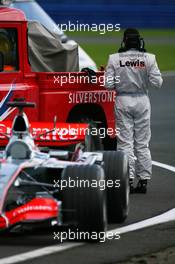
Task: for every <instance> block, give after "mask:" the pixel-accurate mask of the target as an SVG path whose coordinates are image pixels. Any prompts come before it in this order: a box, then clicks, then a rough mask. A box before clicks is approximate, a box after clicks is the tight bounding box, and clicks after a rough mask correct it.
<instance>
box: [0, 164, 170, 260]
mask: <svg viewBox="0 0 175 264" xmlns="http://www.w3.org/2000/svg"><path fill="white" fill-rule="evenodd" d="M152 163H153V165H155V166H158V167H161V168H163V169H166V170H169V171H172V172H175V167H173V166H170V165H167V164H163V163H160V162H157V161H153V162H152ZM170 221H175V208H174V209H172V210H169V211H167V212H165V213H163V214H161V215H158V216H155V217H152V218H149V219H146V220H143V221H140V222H137V223H134V224H131V225H128V226H124V227H120V228H116V229H112V230H109V231H107V233H106V237H107V236H108V235H110V236H111V233H112V234H113V236H116V234H124V233H128V232H132V231H135V230H139V229H143V228H146V227H150V226H154V225H158V224H163V223H167V222H170ZM83 245H85V243H64V244H59V245H57V246H49V247H44V248H41V249H36V250H33V251H29V252H26V253H21V254H18V255H14V256H10V257H6V258H1V259H0V264H15V263H20V262H24V261H28V260H31V259H34V258H39V257H43V256H46V255H50V254H54V253H59V252H62V251H65V250H68V249H72V248H76V247H80V246H83Z"/></svg>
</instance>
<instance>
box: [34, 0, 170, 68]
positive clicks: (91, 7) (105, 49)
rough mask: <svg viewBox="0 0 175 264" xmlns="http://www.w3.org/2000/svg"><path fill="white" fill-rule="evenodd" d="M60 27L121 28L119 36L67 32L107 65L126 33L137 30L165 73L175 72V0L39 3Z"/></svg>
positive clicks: (82, 0) (101, 63)
mask: <svg viewBox="0 0 175 264" xmlns="http://www.w3.org/2000/svg"><path fill="white" fill-rule="evenodd" d="M37 2H38V3H39V4H40V5H41V7H42V8H43V9H44V10H45V11H46V12H47V13H48V14H49V15H50V16H51V18H52V19H53V20H54V21H55V22H56V23H57V24H68V21H70V22H71V23H75V24H77V21H78V23H79V24H80V23H88V24H90V25H91V24H94V23H96V24H101V23H105V24H113V25H115V24H120V27H121V30H120V32H116V31H113V32H107V33H105V34H100V32H88V31H86V32H84V31H76V30H75V32H73V31H71V32H70V31H66V32H65V33H66V34H67V35H68V36H69V38H72V39H74V40H75V41H77V42H78V43H79V44H80V45H81V47H82V48H83V49H84V50H85V51H86V52H87V53H88V54H89V55H90V57H91V58H92V59H93V60H94V61H95V62H96V64H97V66H98V67H99V66H100V65H105V64H106V63H107V60H108V56H109V54H111V53H115V52H116V51H117V50H118V48H119V47H120V43H121V40H122V34H123V30H124V29H125V28H127V27H136V28H138V29H139V30H140V33H141V36H142V37H143V38H144V39H145V43H146V49H147V51H148V52H151V53H155V54H156V56H157V61H158V64H159V67H160V69H161V70H162V71H173V70H175V60H174V58H173V57H174V55H175V0H88V1H86V0H72V1H71V0H49V1H45V0H38V1H37Z"/></svg>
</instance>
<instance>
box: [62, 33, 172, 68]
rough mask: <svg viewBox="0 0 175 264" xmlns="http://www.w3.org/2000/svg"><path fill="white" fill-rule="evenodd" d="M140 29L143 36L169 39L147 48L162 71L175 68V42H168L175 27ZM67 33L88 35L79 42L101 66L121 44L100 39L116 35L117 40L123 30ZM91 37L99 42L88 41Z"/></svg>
mask: <svg viewBox="0 0 175 264" xmlns="http://www.w3.org/2000/svg"><path fill="white" fill-rule="evenodd" d="M139 31H140V34H141V36H142V37H144V38H154V37H155V38H159V37H160V38H161V39H165V40H167V43H166V44H165V43H162V44H161V43H158V44H149V45H146V48H147V50H148V52H150V53H154V54H155V55H156V57H157V62H158V65H159V67H160V70H161V71H169V70H170V71H173V70H175V60H174V55H175V44H174V43H173V42H172V43H171V41H170V42H169V43H168V38H173V39H174V38H175V29H161V30H159V29H156V30H152V29H144V30H143V29H140V30H139ZM66 33H67V32H66ZM67 34H68V35H69V36H71V37H72V38H73V37H74V36H75V37H76V36H80V37H86V41H84V42H83V41H82V43H81V42H80V43H79V44H80V45H81V46H82V48H83V49H85V50H86V52H87V53H88V54H89V55H90V56H91V57H92V58H93V59H94V61H95V62H96V63H97V66H98V67H99V66H100V65H106V64H107V60H108V56H109V54H112V53H115V52H116V51H117V50H118V48H119V45H117V44H116V45H115V44H114V43H111V44H110V40H109V43H108V42H105V43H104V42H102V43H99V40H101V39H103V38H105V39H106V38H108V37H115V36H116V39H117V40H121V39H122V36H123V31H122V30H121V31H120V32H108V33H106V34H104V35H102V34H99V32H68V33H67ZM91 37H98V43H97V44H96V43H94V40H93V43H92V42H91V40H90V41H89V43H88V42H87V38H89V39H90V38H91Z"/></svg>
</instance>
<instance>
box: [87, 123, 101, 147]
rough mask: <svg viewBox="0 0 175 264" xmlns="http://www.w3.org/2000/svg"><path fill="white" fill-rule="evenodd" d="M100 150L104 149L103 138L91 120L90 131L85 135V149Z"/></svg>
mask: <svg viewBox="0 0 175 264" xmlns="http://www.w3.org/2000/svg"><path fill="white" fill-rule="evenodd" d="M94 131H95V132H94ZM96 132H97V134H96ZM100 150H103V143H102V139H101V138H100V136H99V134H98V128H97V126H96V125H95V124H94V123H93V122H90V123H89V131H88V133H87V134H86V136H85V151H89V152H93V151H100Z"/></svg>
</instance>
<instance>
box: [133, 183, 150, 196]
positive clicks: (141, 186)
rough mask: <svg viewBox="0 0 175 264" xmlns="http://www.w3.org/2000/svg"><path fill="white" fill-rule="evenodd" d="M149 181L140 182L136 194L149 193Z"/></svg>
mask: <svg viewBox="0 0 175 264" xmlns="http://www.w3.org/2000/svg"><path fill="white" fill-rule="evenodd" d="M147 182H148V181H147V180H139V181H138V183H137V186H136V188H135V191H134V192H135V193H147Z"/></svg>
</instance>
